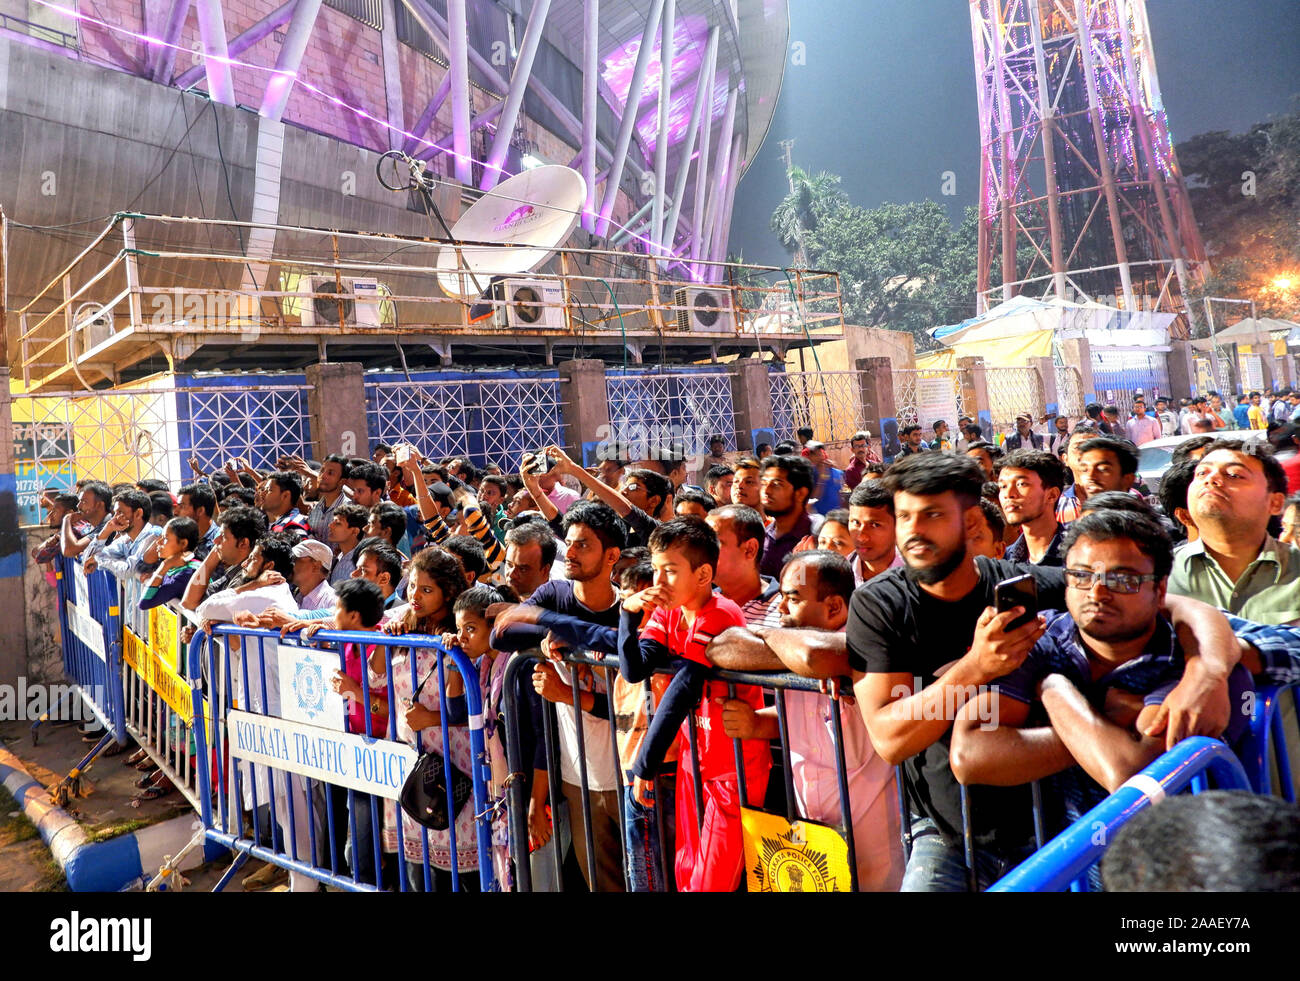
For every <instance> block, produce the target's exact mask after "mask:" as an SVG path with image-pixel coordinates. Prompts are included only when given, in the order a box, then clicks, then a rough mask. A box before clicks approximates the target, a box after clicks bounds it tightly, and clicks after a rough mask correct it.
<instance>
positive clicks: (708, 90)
mask: <svg viewBox="0 0 1300 981" xmlns="http://www.w3.org/2000/svg"><path fill="white" fill-rule="evenodd" d="M718 33H719V30H718V26H717V25H716V24H715V25H714V26H713V27H711V28H710V29H709V41H708V44H707V46H706V47H705V49H704V60H703V61H701V62H700V72H699V74H698V75H697V76H696V78H695V104H694V105H693V106H691V120H690V122H689V123H688V124H687V126H686V139H685V140H683V141H682V159H681V162H680V163H678V165H677V180H676V182H675V183H674V184H673V205H672V209H671V210H670V211H669V212H668V220H667V222H666V223H665V226H664V227H665V233H664V237H663V240H664V244H665V245H666V246H667V247H668V251H669V252H671V251H672V250H673V241H674V239H676V237H677V221H678V219H679V218H680V217H681V213H682V199H683V198H685V197H686V181H687V179H688V178H689V177H690V173H691V155H692V154H694V153H695V139H696V137H697V136H698V135H699V131H700V117H701V116H702V115H704V114H706V113H707V115H708V122H709V123H712V122H713V75H714V71H715V67H714V66H715V64H716V62H717V57H718ZM706 106H707V107H708V108H707V110H706V109H705V107H706ZM696 173H697V174H703V173H704V166H703V161H701V165H700V167H699V168H698V170H697V171H696ZM696 180H699V177H698V176H697V177H696Z"/></svg>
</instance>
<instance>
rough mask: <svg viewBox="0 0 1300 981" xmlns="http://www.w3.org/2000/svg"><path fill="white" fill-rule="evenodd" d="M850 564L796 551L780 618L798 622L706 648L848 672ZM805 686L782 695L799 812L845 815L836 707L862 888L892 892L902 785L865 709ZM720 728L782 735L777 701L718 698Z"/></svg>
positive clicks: (726, 660)
mask: <svg viewBox="0 0 1300 981" xmlns="http://www.w3.org/2000/svg"><path fill="white" fill-rule="evenodd" d="M853 589H854V582H853V572H852V570H851V569H850V568H849V563H848V561H847V560H846V559H845V558H844V557H843V556H841V555H839V554H837V553H835V552H830V551H825V550H815V551H809V552H796V553H795V554H793V555H792V556H790V559H789V561H788V562H786V564H785V567H784V569H783V570H782V572H781V594H782V600H781V605H782V612H783V614H784V617H783V621H782V622H783V623H787V624H789V625H791V626H793V627H797V628H802V629H797V630H784V629H778V630H773V629H770V628H767V629H765V628H763V627H756V626H751V627H748V628H743V627H733V628H732V629H730V630H727V631H726V632H724V633H723V634H721V635H720V636H718V637H717V638H716V639H714V641H713V642H712V643H711V644H709V647H708V649H707V651H706V655H707V657H708V658H709V660H710V661H712V662H713V664H714V665H715V666H717V667H720V668H729V669H732V670H748V671H793V672H794V673H795V674H799V675H803V676H804V677H810V678H827V679H834V678H840V677H845V676H847V675H848V672H849V666H848V654H847V651H846V648H845V646H844V644H843V641H844V627H845V624H846V623H847V622H848V610H849V598H850V597H851V596H852V595H853ZM844 702H845V700H844V699H843V698H841V699H834V700H833V699H830V698H828V697H826V696H825V695H821V694H818V693H816V692H809V691H787V692H786V694H785V707H786V726H787V732H788V738H789V748H790V763H791V776H792V779H793V783H794V793H795V801H796V803H797V805H798V810H799V813H800V815H802V816H804V817H807V818H808V819H810V820H813V821H818V822H821V823H823V824H830V825H839V824H840V821H841V813H842V811H841V809H840V795H839V781H838V779H837V776H836V774H837V763H838V756H839V754H838V752H837V751H836V749H835V736H834V734H835V716H834V713H836V712H838V713H839V716H840V725H841V731H842V732H843V738H844V764H845V771H846V777H847V783H848V797H849V806H850V808H851V817H852V833H853V844H854V852H855V855H854V857H855V859H856V865H857V872H858V889H859V891H863V892H867V891H870V892H881V891H897V890H898V888H899V885H900V884H901V883H902V881H903V850H902V847H901V845H900V843H899V816H898V788H897V784H896V782H895V777H894V768H893V767H892V766H890V765H889V764H888V763H886V762H885V761H884V760H883V759H882V758H881V757H880V756H879V755H877V753H876V752H875V750H874V749H873V748H872V745H871V739H870V738H869V736H868V735H867V729H866V725H865V724H864V723H863V722H862V719H861V713H859V712H856V711H854V708H853V704H852V702H851V701H850V702H849V703H848V704H847V705H846V704H844ZM722 721H723V729H724V731H725V732H726V734H727V735H728V736H732V737H735V738H741V739H754V738H758V739H776V738H779V726H778V723H777V718H776V709H775V707H772V708H765V709H760V710H755V709H754V708H753V707H752V706H750V705H749V704H748V703H746V702H744V701H741V700H738V699H731V700H728V701H726V702H724V703H723V707H722Z"/></svg>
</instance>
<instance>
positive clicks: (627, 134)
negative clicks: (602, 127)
mask: <svg viewBox="0 0 1300 981" xmlns="http://www.w3.org/2000/svg"><path fill="white" fill-rule="evenodd" d="M663 10H664V0H651V5H650V16H649V18H648V19H647V20H646V25H645V29H644V30H643V31H642V33H641V49H640V50H639V51H638V52H637V54H636V65H635V66H634V67H633V69H632V84H631V85H629V86H628V90H627V101H626V103H625V104H624V106H623V113H622V118H621V119H620V121H619V127H618V140H617V141H616V142H615V144H614V159H613V161H612V162H611V163H610V168H609V180H608V181H607V182H606V183H605V199H604V201H603V202H602V203H601V206H600V220H599V221H598V222H597V224H596V234H597V235H605V234H606V233H607V232H608V231H609V219H610V215H612V214H613V213H614V203H615V202H616V201H617V200H618V185H619V182H620V181H622V180H623V165H624V164H625V163H626V162H627V151H628V147H629V146H631V144H632V133H633V131H634V130H635V129H636V113H637V109H638V108H639V107H640V105H641V93H642V89H643V87H644V86H645V74H646V69H647V68H649V67H650V53H651V51H652V50H653V49H654V45H653V44H652V43H651V41H650V39H651V38H653V37H654V35H655V31H657V30H659V18H660V16H661V15H662V14H663Z"/></svg>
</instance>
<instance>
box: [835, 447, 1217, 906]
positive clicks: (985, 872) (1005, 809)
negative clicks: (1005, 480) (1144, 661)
mask: <svg viewBox="0 0 1300 981" xmlns="http://www.w3.org/2000/svg"><path fill="white" fill-rule="evenodd" d="M884 481H885V485H886V487H887V488H888V489H889V490H890V491H891V492H892V493H893V495H894V518H895V534H896V538H897V542H898V547H899V551H900V552H901V553H902V556H903V561H904V563H905V566H904V568H901V569H890V570H888V571H886V572H883V573H881V574H880V575H878V576H876V577H875V578H874V579H872V580H871V581H869V582H867V583H866V584H864V585H863V586H862V587H861V588H859V589H858V590H857V592H856V593H854V595H853V600H852V602H851V605H850V610H849V622H848V631H847V644H848V654H849V665H850V667H851V668H852V669H853V680H854V693H855V695H856V696H857V701H858V707H859V710H860V711H861V712H862V717H863V721H864V722H865V723H866V726H867V731H868V732H869V734H870V736H871V742H872V745H873V746H875V747H876V750H877V752H878V753H879V754H880V755H881V756H882V757H883V758H884V759H886V760H887V761H889V762H890V763H894V764H899V763H901V764H903V768H904V773H905V778H906V782H907V784H908V790H907V796H908V803H909V809H910V812H911V813H910V821H911V828H912V836H913V845H912V855H911V859H910V860H909V862H908V865H907V871H906V874H905V875H904V879H903V886H902V888H903V890H904V891H962V890H965V889H967V888H969V883H970V881H971V877H970V876H969V874H968V871H967V869H966V867H965V861H964V854H963V847H962V816H961V802H960V788H959V786H958V783H957V780H956V777H955V776H954V775H953V772H952V769H951V767H950V765H949V759H948V746H949V741H950V739H951V734H952V724H953V721H954V719H955V717H956V713H957V712H958V711H960V710H961V708H962V707H963V706H964V705H965V703H966V702H967V701H969V700H971V699H972V698H974V697H975V696H976V695H977V694H979V693H980V692H982V691H986V690H987V689H988V687H989V686H990V685H991V684H992V683H993V682H994V681H995V680H996V679H998V678H1000V677H1002V676H1003V675H1006V674H1008V673H1010V672H1011V671H1014V670H1015V669H1016V668H1018V667H1020V665H1021V664H1022V663H1024V660H1025V657H1026V655H1027V654H1028V653H1029V651H1030V649H1031V648H1032V647H1033V646H1034V644H1035V643H1036V642H1037V641H1038V640H1039V638H1040V637H1041V636H1042V635H1043V631H1044V624H1043V623H1042V621H1041V620H1040V619H1039V618H1037V617H1035V618H1034V619H1033V620H1032V621H1031V622H1029V623H1028V624H1026V625H1025V626H1022V627H1020V628H1019V629H1016V630H1006V629H1005V628H1006V627H1007V625H1008V624H1010V623H1012V622H1013V621H1014V620H1016V619H1017V618H1018V617H1020V616H1021V615H1023V614H1024V613H1025V612H1027V611H1025V610H1024V609H1023V608H1021V607H1015V608H1012V609H1010V610H1006V611H1004V612H1001V613H999V612H997V611H996V609H995V608H994V601H995V592H996V588H997V584H998V583H999V582H1001V581H1003V580H1005V579H1011V578H1014V577H1016V576H1020V575H1025V574H1028V575H1031V576H1032V577H1033V578H1034V581H1035V585H1036V588H1037V594H1038V602H1039V605H1040V607H1044V608H1052V609H1060V608H1061V605H1062V604H1063V603H1064V602H1065V576H1064V573H1063V572H1062V570H1060V569H1049V568H1042V567H1039V566H1032V565H1018V564H1015V563H1011V562H1007V561H1005V560H997V559H988V558H984V557H983V556H979V557H976V556H972V555H971V554H969V553H968V551H967V545H966V540H967V537H968V535H969V534H970V532H971V531H972V530H974V528H975V526H976V524H977V522H979V521H980V520H982V512H981V511H980V504H979V500H980V490H981V488H982V486H983V483H984V475H983V473H982V471H981V470H980V469H979V466H978V465H977V464H976V463H975V462H974V461H973V460H970V459H968V458H965V457H958V456H950V455H948V454H939V453H934V454H923V455H919V456H915V457H909V458H906V459H904V460H902V461H900V462H898V463H896V464H895V465H894V466H893V467H892V468H891V470H890V472H889V473H888V474H887V475H886V476H885V478H884ZM1033 612H1035V613H1036V612H1037V611H1033ZM1168 612H1169V614H1170V617H1171V619H1172V621H1173V622H1174V624H1175V626H1176V628H1178V629H1179V630H1180V638H1181V637H1182V636H1183V634H1184V633H1185V634H1186V637H1187V640H1188V641H1190V642H1191V643H1192V644H1193V647H1192V648H1190V650H1192V651H1195V652H1196V653H1197V654H1200V653H1201V652H1205V653H1204V656H1196V657H1192V658H1189V661H1188V663H1189V669H1188V672H1187V673H1186V674H1185V675H1184V678H1183V680H1182V681H1181V682H1180V683H1179V685H1178V686H1177V688H1175V689H1174V691H1173V692H1172V693H1171V694H1170V696H1169V698H1168V699H1166V705H1167V706H1168V708H1169V710H1170V712H1171V713H1172V717H1171V722H1170V724H1169V725H1167V726H1165V732H1166V735H1167V738H1168V739H1169V740H1172V741H1176V740H1177V739H1180V738H1182V736H1183V735H1187V734H1191V733H1193V732H1195V733H1200V732H1212V731H1221V729H1222V727H1223V726H1224V725H1225V724H1226V721H1227V720H1226V718H1224V716H1225V715H1226V713H1227V711H1228V705H1227V685H1226V678H1227V674H1228V671H1229V670H1230V669H1231V666H1232V665H1230V664H1226V663H1225V662H1224V661H1223V659H1222V658H1223V655H1222V654H1221V653H1220V652H1223V651H1230V650H1235V641H1234V640H1233V639H1232V631H1231V629H1230V628H1229V627H1228V623H1227V620H1226V619H1225V618H1224V617H1223V616H1222V614H1220V613H1218V612H1217V611H1215V610H1212V609H1211V608H1209V607H1207V606H1205V605H1204V604H1200V603H1190V604H1189V603H1187V602H1186V600H1185V599H1178V600H1177V602H1175V601H1174V598H1171V599H1170V600H1169V607H1168ZM1198 641H1199V645H1197V642H1198ZM1207 661H1208V662H1209V663H1206V662H1207ZM1171 744H1172V743H1171ZM969 812H970V817H971V823H972V830H973V834H974V841H975V845H976V849H977V852H976V862H975V864H976V869H975V873H976V879H977V882H978V886H979V887H980V888H985V887H987V886H988V885H990V884H991V883H992V882H994V881H996V880H997V879H998V878H1000V877H1001V876H1002V875H1003V874H1005V873H1006V872H1007V871H1009V870H1010V869H1011V868H1012V867H1014V865H1015V864H1017V863H1018V862H1019V861H1020V860H1021V859H1023V858H1024V857H1025V856H1026V855H1027V854H1028V853H1029V851H1030V849H1031V848H1032V828H1031V813H1032V812H1031V806H1030V798H1029V793H1028V789H1027V788H1024V787H1015V788H1002V787H996V788H995V787H983V786H980V787H972V788H971V789H970V796H969Z"/></svg>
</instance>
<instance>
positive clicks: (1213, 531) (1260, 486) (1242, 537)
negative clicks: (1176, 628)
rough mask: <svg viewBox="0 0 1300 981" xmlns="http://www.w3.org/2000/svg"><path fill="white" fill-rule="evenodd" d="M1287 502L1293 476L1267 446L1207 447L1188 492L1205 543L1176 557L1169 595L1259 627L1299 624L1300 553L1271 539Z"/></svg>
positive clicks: (1236, 442)
mask: <svg viewBox="0 0 1300 981" xmlns="http://www.w3.org/2000/svg"><path fill="white" fill-rule="evenodd" d="M1285 501H1286V474H1285V473H1284V472H1283V470H1282V465H1281V464H1280V463H1279V462H1278V461H1277V460H1276V459H1275V458H1274V456H1273V453H1272V450H1271V448H1270V447H1269V446H1268V445H1267V444H1266V443H1263V442H1262V441H1254V440H1247V441H1242V440H1219V441H1218V442H1215V443H1211V444H1210V446H1209V447H1207V448H1206V452H1205V455H1204V456H1202V457H1201V459H1200V462H1198V463H1197V465H1196V470H1195V472H1194V473H1193V476H1192V483H1191V485H1190V486H1189V487H1188V489H1187V508H1188V511H1189V513H1190V514H1191V517H1192V520H1193V521H1194V522H1195V523H1196V529H1197V531H1198V532H1199V533H1200V537H1199V538H1198V540H1197V541H1195V542H1189V543H1188V544H1186V545H1184V546H1182V547H1181V548H1179V549H1178V551H1177V552H1175V553H1174V568H1173V572H1172V573H1171V575H1170V577H1169V592H1171V593H1174V594H1176V595H1181V596H1192V597H1195V598H1196V599H1199V600H1203V601H1204V602H1206V603H1211V604H1213V605H1214V606H1218V607H1220V608H1221V609H1224V610H1227V611H1228V612H1229V613H1232V614H1234V615H1236V616H1240V617H1244V618H1246V619H1248V620H1254V621H1256V622H1258V623H1267V624H1275V625H1276V624H1285V623H1292V622H1294V621H1296V620H1300V548H1297V547H1296V546H1295V545H1289V544H1285V543H1283V542H1279V541H1278V540H1277V539H1276V538H1274V537H1273V536H1272V535H1270V534H1269V533H1268V524H1269V519H1270V518H1271V517H1272V516H1273V515H1275V514H1281V512H1282V507H1283V505H1284V503H1285Z"/></svg>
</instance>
